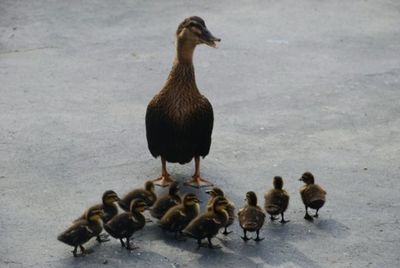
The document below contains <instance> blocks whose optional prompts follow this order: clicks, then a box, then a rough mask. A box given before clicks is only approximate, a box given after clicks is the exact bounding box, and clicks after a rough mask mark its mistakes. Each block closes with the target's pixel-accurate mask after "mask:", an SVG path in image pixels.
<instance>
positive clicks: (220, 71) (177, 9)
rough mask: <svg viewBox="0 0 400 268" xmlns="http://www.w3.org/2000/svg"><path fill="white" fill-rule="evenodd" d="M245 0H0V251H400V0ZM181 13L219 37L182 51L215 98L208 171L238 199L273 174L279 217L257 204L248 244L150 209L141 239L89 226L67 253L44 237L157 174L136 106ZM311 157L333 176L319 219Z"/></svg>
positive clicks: (61, 257) (131, 259) (192, 257)
mask: <svg viewBox="0 0 400 268" xmlns="http://www.w3.org/2000/svg"><path fill="white" fill-rule="evenodd" d="M238 2H239V1H238ZM241 2H242V3H241V4H239V3H234V2H232V1H196V2H195V3H191V2H189V1H133V0H132V1H129V0H118V1H107V0H102V1H100V0H96V1H95V0H91V1H44V0H40V1H39V0H38V1H15V0H8V1H6V0H1V1H0V93H1V94H0V96H1V97H0V137H1V138H0V204H1V205H0V266H1V267H67V266H76V267H86V266H89V267H98V266H100V265H104V267H107V266H108V267H145V265H147V266H148V267H188V266H189V267H207V266H214V267H220V266H225V267H256V266H257V267H399V266H400V259H399V256H400V254H399V247H400V229H399V220H400V199H399V192H400V186H399V183H398V175H399V172H400V164H399V163H400V162H399V160H400V154H399V153H400V116H399V115H400V105H399V99H400V88H399V87H400V81H399V76H400V57H399V55H400V28H399V25H400V3H399V1H395V0H393V1H389V0H382V1H372V0H370V1H366V0H365V1H358V0H354V1H315V0H304V1H288V0H287V1H286V0H284V1H241ZM190 15H199V16H201V17H203V18H204V19H205V21H206V23H207V25H208V28H209V29H210V30H211V32H213V33H214V34H215V35H216V36H218V37H221V38H222V42H221V44H220V48H219V49H211V48H209V47H206V46H201V47H198V49H197V50H196V53H195V68H196V76H197V83H198V86H199V88H201V89H202V92H203V93H204V94H205V95H206V96H207V97H208V98H209V100H210V101H211V103H212V104H213V107H214V113H215V127H214V132H213V144H212V147H211V152H210V154H209V156H208V157H207V158H206V159H205V160H204V161H203V162H202V164H203V169H202V171H203V174H204V176H205V177H207V178H209V179H210V180H212V181H214V182H216V184H217V185H219V186H221V187H223V188H224V190H225V192H226V193H227V194H228V196H229V197H230V198H231V199H232V200H233V201H234V202H235V203H236V205H237V206H238V207H240V206H242V204H243V198H244V195H245V192H246V191H248V190H254V191H256V193H257V194H258V196H259V199H260V201H261V203H263V198H262V195H263V193H264V192H265V191H266V190H267V189H269V188H270V187H271V185H272V177H273V176H274V175H281V176H283V178H284V180H285V187H286V189H287V190H288V192H289V193H290V195H291V203H290V207H289V209H288V211H287V214H286V215H287V219H290V220H291V222H290V223H288V224H286V225H284V226H283V225H280V224H279V223H271V222H269V221H267V222H266V224H265V226H264V228H263V229H262V236H263V237H265V240H264V241H262V242H260V243H258V244H256V243H255V242H254V241H250V242H248V243H244V242H243V241H242V240H241V239H240V237H239V236H240V235H241V230H240V227H239V226H238V224H237V223H235V225H234V226H233V227H232V230H233V231H234V233H232V234H231V235H229V236H228V237H224V236H223V235H218V237H217V238H216V239H215V242H216V243H219V244H220V245H222V249H219V250H208V249H204V248H203V249H200V250H197V249H196V243H195V241H193V240H188V241H186V242H177V241H174V240H172V239H171V237H169V236H168V235H165V234H163V233H162V232H161V231H160V230H159V228H158V227H157V226H156V225H155V224H154V223H152V224H148V225H147V226H146V227H145V228H144V230H143V231H141V232H138V233H137V234H135V236H134V239H133V241H134V242H135V243H136V244H137V245H138V246H140V249H138V250H136V251H133V252H131V253H128V252H127V251H125V250H123V249H121V248H120V246H119V242H118V241H116V240H112V241H111V242H108V243H106V244H102V245H97V244H96V242H95V241H91V242H89V243H88V244H87V246H88V248H92V249H93V250H94V253H92V254H90V255H88V256H86V257H84V258H73V257H72V254H71V253H70V250H71V248H70V247H68V246H66V245H64V244H62V243H60V242H58V241H57V240H56V236H57V235H58V233H60V232H61V231H63V230H64V229H65V228H66V227H68V225H69V224H70V222H71V220H73V219H74V218H75V217H77V216H78V215H80V214H81V213H82V211H83V210H84V209H85V207H87V206H89V205H91V204H93V203H96V202H98V201H99V200H100V197H101V194H102V193H103V191H105V190H107V189H114V190H115V191H117V192H118V193H120V194H124V193H125V192H127V191H128V190H129V189H132V188H135V187H139V186H142V185H143V183H144V181H145V180H148V179H151V178H155V177H156V176H158V175H159V172H160V163H159V160H158V159H157V160H155V159H153V158H152V157H151V155H150V153H149V152H148V149H147V143H146V138H145V126H144V115H145V111H146V106H147V103H148V102H149V100H150V99H151V97H152V96H153V95H154V94H156V93H157V91H158V90H159V89H160V88H161V87H162V85H163V83H164V81H165V79H166V77H167V75H168V72H169V70H170V68H171V63H172V60H173V57H174V33H175V30H176V28H177V25H178V24H179V23H180V22H181V21H182V20H183V19H184V18H185V17H187V16H190ZM168 167H169V170H170V173H172V175H173V176H174V177H175V178H176V179H178V180H181V181H183V180H185V179H187V178H188V177H189V176H190V175H191V174H192V172H193V163H191V164H188V165H185V166H180V165H169V166H168ZM306 170H310V171H312V172H313V173H314V174H315V176H316V180H317V182H318V183H320V184H321V185H322V186H323V187H325V188H326V190H327V192H328V196H327V198H328V200H327V203H326V206H325V207H324V208H323V209H322V210H321V212H320V218H319V219H318V220H317V221H315V222H314V223H308V222H306V221H305V220H304V219H303V216H304V208H303V205H302V203H301V200H300V196H299V193H298V189H299V188H300V187H301V185H302V184H301V183H300V182H299V181H298V180H297V179H298V178H299V177H300V175H301V173H302V172H304V171H306ZM190 190H191V191H194V192H196V193H198V194H199V195H200V196H201V199H203V200H205V199H206V195H205V194H204V193H203V191H204V189H203V190H201V191H196V190H193V189H186V188H185V189H184V191H190ZM158 191H159V192H160V189H158Z"/></svg>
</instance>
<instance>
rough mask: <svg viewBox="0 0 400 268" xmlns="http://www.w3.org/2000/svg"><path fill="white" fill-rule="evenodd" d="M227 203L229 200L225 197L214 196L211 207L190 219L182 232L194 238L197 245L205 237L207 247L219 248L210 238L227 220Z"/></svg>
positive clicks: (199, 244)
mask: <svg viewBox="0 0 400 268" xmlns="http://www.w3.org/2000/svg"><path fill="white" fill-rule="evenodd" d="M228 205H229V202H228V200H226V198H225V197H223V196H218V197H216V198H215V199H214V200H213V204H212V209H211V210H207V211H206V212H205V213H203V214H201V215H199V216H197V217H196V218H195V219H194V220H192V221H191V222H190V223H189V225H188V226H187V227H186V228H185V229H184V230H183V234H184V235H186V236H189V237H191V238H194V239H196V240H197V244H198V246H199V247H201V246H202V244H201V240H202V239H204V238H207V240H208V247H209V248H219V246H217V247H216V246H215V245H213V244H212V242H211V239H212V238H213V237H214V236H215V235H216V234H217V233H218V231H219V230H220V229H221V228H223V227H225V226H226V224H227V222H228V220H229V215H228V212H227V206H228Z"/></svg>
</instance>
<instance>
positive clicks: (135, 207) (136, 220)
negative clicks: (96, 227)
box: [104, 198, 147, 250]
mask: <svg viewBox="0 0 400 268" xmlns="http://www.w3.org/2000/svg"><path fill="white" fill-rule="evenodd" d="M145 209H147V205H146V202H144V201H143V200H142V199H139V198H137V199H134V200H132V201H131V205H130V211H129V212H124V213H122V214H119V215H117V216H115V217H114V218H112V219H111V220H110V221H109V222H108V223H107V224H106V225H104V229H105V230H106V231H107V232H108V233H109V234H110V235H111V236H112V237H114V238H117V239H119V241H120V242H121V246H122V247H125V248H126V249H128V250H133V249H136V248H137V247H131V244H130V238H131V236H132V235H133V234H134V233H135V232H136V231H138V230H140V229H142V228H143V227H144V225H145V224H146V219H145V218H144V216H143V214H142V213H143V212H144V210H145ZM124 238H125V239H126V245H125V243H124V241H123V239H124Z"/></svg>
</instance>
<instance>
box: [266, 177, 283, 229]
mask: <svg viewBox="0 0 400 268" xmlns="http://www.w3.org/2000/svg"><path fill="white" fill-rule="evenodd" d="M282 188H283V180H282V177H280V176H275V177H274V189H272V190H270V191H269V192H267V193H266V194H265V195H264V199H265V204H264V208H265V211H266V212H267V213H268V214H269V215H270V216H271V220H272V221H274V220H276V218H275V217H274V216H276V215H279V214H281V223H287V222H289V221H287V220H285V218H284V213H285V211H286V209H287V208H288V205H289V194H288V193H287V192H286V191H285V190H284V189H282Z"/></svg>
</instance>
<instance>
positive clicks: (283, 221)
mask: <svg viewBox="0 0 400 268" xmlns="http://www.w3.org/2000/svg"><path fill="white" fill-rule="evenodd" d="M287 222H290V221H285V217H284V216H283V212H282V213H281V221H280V223H287Z"/></svg>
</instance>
